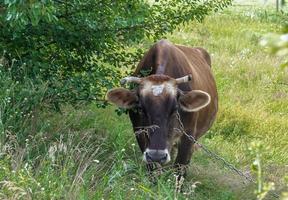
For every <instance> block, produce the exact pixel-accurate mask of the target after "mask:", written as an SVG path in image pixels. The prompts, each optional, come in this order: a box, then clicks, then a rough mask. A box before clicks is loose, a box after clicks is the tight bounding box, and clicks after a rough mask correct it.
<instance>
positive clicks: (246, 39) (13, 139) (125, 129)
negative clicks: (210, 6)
mask: <svg viewBox="0 0 288 200" xmlns="http://www.w3.org/2000/svg"><path fill="white" fill-rule="evenodd" d="M281 20H282V18H281V17H279V16H278V15H275V14H274V13H273V11H263V10H258V9H257V10H253V9H249V8H248V9H247V8H241V9H240V11H239V9H238V8H237V9H235V8H231V9H229V10H226V11H225V12H222V13H219V14H215V15H213V16H210V17H208V18H206V19H205V20H204V22H203V23H197V22H194V23H191V24H189V25H187V26H185V27H181V28H180V29H179V30H178V31H177V32H175V33H173V34H172V35H168V36H167V37H168V39H169V40H171V41H172V42H175V43H179V44H184V45H189V46H201V47H204V48H206V49H207V50H208V51H209V52H210V53H211V55H212V61H213V67H212V69H213V72H214V74H215V77H216V81H217V86H218V92H219V97H220V106H219V108H220V109H219V113H218V117H217V121H216V123H215V124H214V126H213V127H212V129H211V130H210V131H209V132H208V133H207V134H206V135H205V136H204V137H203V138H201V140H200V142H202V143H204V144H205V145H206V146H207V147H209V148H210V149H211V150H213V151H216V152H218V153H219V154H221V155H222V156H223V157H224V158H225V159H227V160H229V161H230V162H232V163H233V164H234V165H236V166H237V167H238V168H240V169H242V170H243V171H244V172H245V173H247V174H252V172H251V170H250V164H251V163H252V162H253V160H254V157H253V155H251V154H250V153H249V151H248V146H250V144H251V142H253V141H254V142H255V141H261V142H262V144H263V145H264V146H265V148H263V150H262V168H263V172H264V178H265V181H266V180H268V181H273V182H275V183H276V188H277V190H278V191H279V190H280V189H281V188H282V187H283V185H284V184H283V180H282V177H283V175H284V173H285V164H286V165H287V160H288V145H287V137H288V131H287V130H288V103H287V102H288V95H287V94H288V89H287V88H288V87H287V84H288V75H287V71H281V70H280V69H279V68H278V67H277V66H278V65H279V64H280V63H281V60H279V59H277V58H274V57H271V56H269V55H267V54H266V53H265V52H264V50H263V49H261V47H260V46H259V45H258V41H259V39H260V38H261V36H262V35H263V34H265V33H266V32H270V31H277V30H280V26H279V24H280V23H281ZM151 44H152V42H151V41H149V40H147V41H146V42H145V43H143V44H142V45H143V48H148V47H149V46H150V45H151ZM0 76H1V77H0V84H1V87H0V91H1V92H0V97H1V98H0V99H1V105H0V106H1V107H0V109H1V116H0V129H1V133H0V136H1V141H0V143H1V149H0V199H1V198H2V199H213V200H215V199H219V200H225V199H227V200H231V199H255V194H254V193H253V191H254V189H255V187H256V186H255V185H253V184H246V185H245V184H242V183H243V181H244V180H243V179H242V178H240V177H238V176H236V175H235V174H233V173H232V172H231V171H229V170H227V169H225V167H223V165H222V164H219V163H214V162H213V160H211V159H210V158H209V157H207V155H206V154H205V153H203V152H202V151H200V150H198V151H196V152H195V153H194V156H193V159H192V163H191V165H190V168H189V171H188V176H187V178H186V180H185V183H184V186H183V192H182V193H180V194H178V193H176V192H175V176H174V172H173V170H170V169H169V168H165V169H166V170H165V171H164V172H163V173H162V174H161V176H158V179H159V180H158V181H157V184H153V183H152V182H151V181H150V180H149V176H148V175H147V172H146V169H145V166H144V164H143V163H142V158H141V157H142V155H141V153H140V150H139V148H138V147H137V144H136V140H135V137H134V134H133V132H132V129H131V125H130V122H129V120H128V117H127V116H126V115H122V116H118V115H117V114H116V113H115V112H114V109H115V108H114V107H109V108H107V109H100V108H97V107H96V105H93V104H92V105H88V106H81V105H79V107H78V108H77V109H76V108H73V107H70V106H64V107H63V108H62V114H60V113H52V112H50V111H47V109H45V99H43V94H44V93H45V91H46V89H47V87H46V85H45V83H39V85H32V84H31V82H29V80H26V81H25V82H23V83H17V82H14V81H13V79H12V78H11V77H10V76H9V72H7V73H0ZM268 198H269V197H268Z"/></svg>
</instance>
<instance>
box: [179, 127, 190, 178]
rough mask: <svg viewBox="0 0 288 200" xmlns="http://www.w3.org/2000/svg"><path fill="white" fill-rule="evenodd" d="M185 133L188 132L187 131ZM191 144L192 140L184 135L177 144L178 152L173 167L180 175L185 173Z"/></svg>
mask: <svg viewBox="0 0 288 200" xmlns="http://www.w3.org/2000/svg"><path fill="white" fill-rule="evenodd" d="M187 134H189V133H188V132H187ZM190 134H191V133H190ZM193 145H194V142H193V141H191V140H190V139H189V138H188V137H187V136H186V135H183V136H182V137H181V140H180V143H179V145H178V154H177V157H176V160H175V167H176V169H177V172H178V174H179V175H181V176H185V175H186V168H187V166H188V164H189V163H190V160H191V157H192V154H193Z"/></svg>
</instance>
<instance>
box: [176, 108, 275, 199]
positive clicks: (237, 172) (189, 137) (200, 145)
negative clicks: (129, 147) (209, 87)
mask: <svg viewBox="0 0 288 200" xmlns="http://www.w3.org/2000/svg"><path fill="white" fill-rule="evenodd" d="M176 117H177V120H178V122H179V125H180V129H177V128H176V129H177V130H178V131H181V132H182V133H183V134H184V135H185V136H186V137H187V138H188V139H189V140H191V141H192V142H193V143H195V144H197V145H198V146H199V147H201V149H203V150H204V152H205V153H207V154H208V156H210V157H212V158H214V159H215V160H217V161H221V162H222V163H223V164H224V166H225V167H227V168H228V169H230V170H232V171H233V172H235V173H236V174H238V175H239V176H241V177H244V178H245V179H246V180H248V181H249V182H252V183H254V184H256V181H255V180H253V178H252V177H251V176H248V175H246V174H245V173H244V172H242V171H241V170H239V169H237V168H236V167H235V166H234V165H232V164H231V163H229V162H228V161H226V160H225V159H224V158H222V157H221V156H219V155H218V154H216V153H214V152H212V151H211V150H209V149H208V148H207V147H206V146H204V145H203V144H201V143H199V142H198V141H197V140H196V139H195V137H194V136H193V135H189V134H187V133H186V131H185V128H184V125H183V123H182V120H181V117H180V114H179V112H178V111H177V114H176ZM269 194H270V195H272V196H273V197H275V198H279V197H280V195H279V194H277V193H275V192H272V191H270V193H269Z"/></svg>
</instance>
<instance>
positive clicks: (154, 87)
mask: <svg viewBox="0 0 288 200" xmlns="http://www.w3.org/2000/svg"><path fill="white" fill-rule="evenodd" d="M151 89H152V93H153V95H154V96H159V95H160V94H162V92H163V89H164V85H163V84H161V85H152V86H151Z"/></svg>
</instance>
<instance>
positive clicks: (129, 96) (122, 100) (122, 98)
mask: <svg viewBox="0 0 288 200" xmlns="http://www.w3.org/2000/svg"><path fill="white" fill-rule="evenodd" d="M106 97H107V99H108V101H110V102H112V103H114V104H115V105H117V106H118V107H121V108H133V107H134V106H135V105H136V103H137V100H138V97H137V95H136V94H135V92H133V91H130V90H127V89H124V88H116V89H112V90H110V91H108V93H107V95H106Z"/></svg>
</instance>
